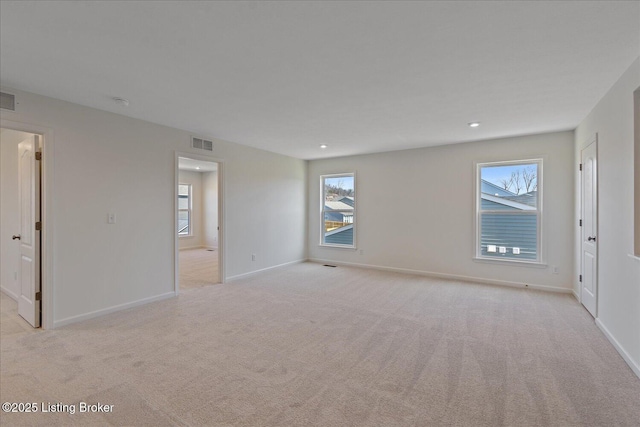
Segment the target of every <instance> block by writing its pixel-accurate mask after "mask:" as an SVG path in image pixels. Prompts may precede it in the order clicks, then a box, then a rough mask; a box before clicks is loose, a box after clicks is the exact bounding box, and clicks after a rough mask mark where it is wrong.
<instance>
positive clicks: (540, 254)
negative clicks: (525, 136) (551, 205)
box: [473, 157, 546, 267]
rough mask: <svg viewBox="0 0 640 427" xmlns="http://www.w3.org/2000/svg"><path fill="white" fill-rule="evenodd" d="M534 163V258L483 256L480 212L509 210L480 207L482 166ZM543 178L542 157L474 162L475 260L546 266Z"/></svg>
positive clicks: (502, 212) (514, 213)
mask: <svg viewBox="0 0 640 427" xmlns="http://www.w3.org/2000/svg"><path fill="white" fill-rule="evenodd" d="M533 163H535V164H536V165H537V166H538V171H537V177H536V180H537V197H538V200H537V202H536V216H537V217H536V219H537V221H536V224H537V225H536V233H537V236H536V243H537V247H536V259H535V260H525V259H513V258H500V257H489V256H483V255H482V246H481V239H482V223H481V213H494V212H495V213H501V214H504V213H506V212H509V211H506V212H505V211H500V210H496V211H492V210H485V211H483V210H482V209H481V207H482V176H481V171H482V168H484V167H491V166H518V165H528V164H533ZM543 178H544V174H543V158H542V157H540V158H533V159H523V160H507V161H498V162H482V163H476V164H475V181H476V183H475V184H476V185H475V199H476V207H475V239H476V242H475V254H474V257H473V259H474V260H475V261H483V262H484V261H486V262H492V263H493V262H495V263H500V264H523V265H529V266H532V267H546V263H545V258H544V250H543V248H544V245H543V241H542V236H543V232H542V227H543V221H542V219H543V203H542V201H543V191H544V185H543V182H544V181H543ZM527 212H529V213H528V214H531V211H527ZM510 214H512V215H519V213H517V212H513V213H510Z"/></svg>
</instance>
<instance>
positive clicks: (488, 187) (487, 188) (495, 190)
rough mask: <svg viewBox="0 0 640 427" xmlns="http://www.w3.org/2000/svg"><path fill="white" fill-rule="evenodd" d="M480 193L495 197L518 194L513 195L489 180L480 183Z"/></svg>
mask: <svg viewBox="0 0 640 427" xmlns="http://www.w3.org/2000/svg"><path fill="white" fill-rule="evenodd" d="M480 192H482V193H487V194H492V195H494V196H516V195H517V194H516V193H512V192H511V191H509V190H505V189H504V188H502V187H500V186H497V185H496V184H493V183H491V182H489V181H487V180H484V179H483V180H481V181H480Z"/></svg>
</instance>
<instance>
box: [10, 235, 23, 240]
mask: <svg viewBox="0 0 640 427" xmlns="http://www.w3.org/2000/svg"><path fill="white" fill-rule="evenodd" d="M20 237H21V236H20V235H19V234H14V235H13V237H12V238H11V240H20Z"/></svg>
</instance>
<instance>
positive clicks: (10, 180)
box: [0, 129, 31, 299]
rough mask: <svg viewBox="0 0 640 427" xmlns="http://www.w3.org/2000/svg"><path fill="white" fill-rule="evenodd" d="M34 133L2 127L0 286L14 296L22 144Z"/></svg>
mask: <svg viewBox="0 0 640 427" xmlns="http://www.w3.org/2000/svg"><path fill="white" fill-rule="evenodd" d="M29 136H31V134H28V133H25V132H18V131H14V130H9V129H0V286H1V288H2V290H3V291H4V292H5V293H6V294H7V295H9V296H11V297H12V298H14V299H17V298H18V295H19V294H20V282H19V280H18V274H19V269H20V243H19V241H18V240H12V238H11V236H13V235H14V234H18V233H20V204H19V194H18V179H19V178H18V144H19V143H20V142H22V141H24V140H25V139H27V138H28V137H29Z"/></svg>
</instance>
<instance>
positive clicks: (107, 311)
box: [54, 292, 176, 328]
mask: <svg viewBox="0 0 640 427" xmlns="http://www.w3.org/2000/svg"><path fill="white" fill-rule="evenodd" d="M175 296H176V293H175V292H167V293H164V294H161V295H156V296H154V297H148V298H142V299H139V300H137V301H131V302H127V303H124V304H119V305H113V306H111V307H107V308H102V309H100V310H96V311H91V312H89V313H84V314H79V315H77V316H71V317H67V318H66V319H61V320H56V321H55V322H54V328H59V327H61V326H66V325H70V324H72V323H77V322H82V321H84V320H89V319H93V318H95V317H100V316H104V315H105V314H111V313H115V312H117V311H122V310H126V309H128V308H133V307H138V306H140V305H145V304H149V303H151V302H156V301H162V300H165V299H169V298H173V297H175Z"/></svg>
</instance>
